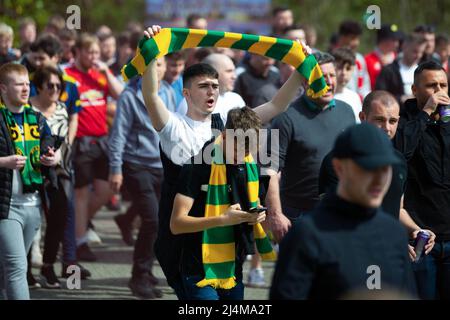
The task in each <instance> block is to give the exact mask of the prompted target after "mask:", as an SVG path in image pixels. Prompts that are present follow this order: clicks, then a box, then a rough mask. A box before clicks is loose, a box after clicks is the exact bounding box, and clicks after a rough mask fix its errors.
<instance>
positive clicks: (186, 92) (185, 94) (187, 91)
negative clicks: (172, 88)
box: [182, 88, 190, 99]
mask: <svg viewBox="0 0 450 320" xmlns="http://www.w3.org/2000/svg"><path fill="white" fill-rule="evenodd" d="M182 92H183V97H185V98H186V99H187V97H189V96H190V94H189V89H187V88H183V91H182Z"/></svg>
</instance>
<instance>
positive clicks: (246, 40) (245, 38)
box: [231, 34, 259, 51]
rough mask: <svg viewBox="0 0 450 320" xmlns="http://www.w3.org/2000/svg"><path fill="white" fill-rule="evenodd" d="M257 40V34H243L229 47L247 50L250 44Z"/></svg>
mask: <svg viewBox="0 0 450 320" xmlns="http://www.w3.org/2000/svg"><path fill="white" fill-rule="evenodd" d="M258 42H259V36H257V35H254V34H243V35H242V39H241V40H239V41H236V42H235V43H234V44H233V45H232V46H231V49H239V50H244V51H248V49H250V47H251V46H252V45H254V44H255V43H258Z"/></svg>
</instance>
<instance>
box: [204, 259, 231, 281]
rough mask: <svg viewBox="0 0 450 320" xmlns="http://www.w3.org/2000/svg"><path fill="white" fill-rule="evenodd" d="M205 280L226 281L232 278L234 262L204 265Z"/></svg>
mask: <svg viewBox="0 0 450 320" xmlns="http://www.w3.org/2000/svg"><path fill="white" fill-rule="evenodd" d="M203 268H204V270H205V279H226V278H230V277H232V276H234V270H235V264H234V261H229V262H221V263H205V264H203Z"/></svg>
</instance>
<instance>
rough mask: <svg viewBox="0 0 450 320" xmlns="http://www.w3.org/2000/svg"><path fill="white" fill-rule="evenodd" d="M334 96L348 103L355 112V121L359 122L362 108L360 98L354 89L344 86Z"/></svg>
mask: <svg viewBox="0 0 450 320" xmlns="http://www.w3.org/2000/svg"><path fill="white" fill-rule="evenodd" d="M334 98H335V99H336V100H340V101H343V102H345V103H347V104H348V105H350V106H351V107H352V109H353V113H354V114H355V120H356V123H361V120H359V113H360V112H361V110H362V103H361V98H360V97H359V95H358V94H357V93H356V92H355V91H352V90H350V89H348V88H344V90H343V91H342V92H341V93H336V94H335V95H334Z"/></svg>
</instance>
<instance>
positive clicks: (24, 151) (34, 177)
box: [0, 63, 60, 300]
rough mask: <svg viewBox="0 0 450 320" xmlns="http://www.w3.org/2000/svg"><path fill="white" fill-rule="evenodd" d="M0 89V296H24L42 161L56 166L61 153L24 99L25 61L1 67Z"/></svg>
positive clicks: (26, 86) (36, 222)
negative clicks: (55, 148)
mask: <svg viewBox="0 0 450 320" xmlns="http://www.w3.org/2000/svg"><path fill="white" fill-rule="evenodd" d="M0 93H1V101H0V275H1V276H0V297H2V298H6V299H20V300H27V299H29V298H30V295H29V291H28V283H27V279H26V272H27V252H28V250H29V248H30V246H31V243H32V240H33V238H34V235H35V233H36V231H37V230H38V228H39V226H40V224H41V199H40V195H39V190H40V189H41V187H42V183H43V177H42V174H41V166H42V165H43V166H55V165H56V163H57V162H59V160H60V154H59V152H58V151H56V152H55V150H54V149H53V147H51V141H52V139H51V138H52V137H51V131H50V129H49V127H48V126H47V124H46V122H45V119H44V117H42V116H41V115H40V114H39V113H36V112H35V111H33V110H32V108H31V106H30V105H28V98H29V94H30V81H29V77H28V72H27V70H26V68H25V67H24V66H22V65H19V64H12V63H9V64H5V65H3V66H2V67H1V68H0ZM41 149H42V150H44V151H43V152H42V153H41Z"/></svg>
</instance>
